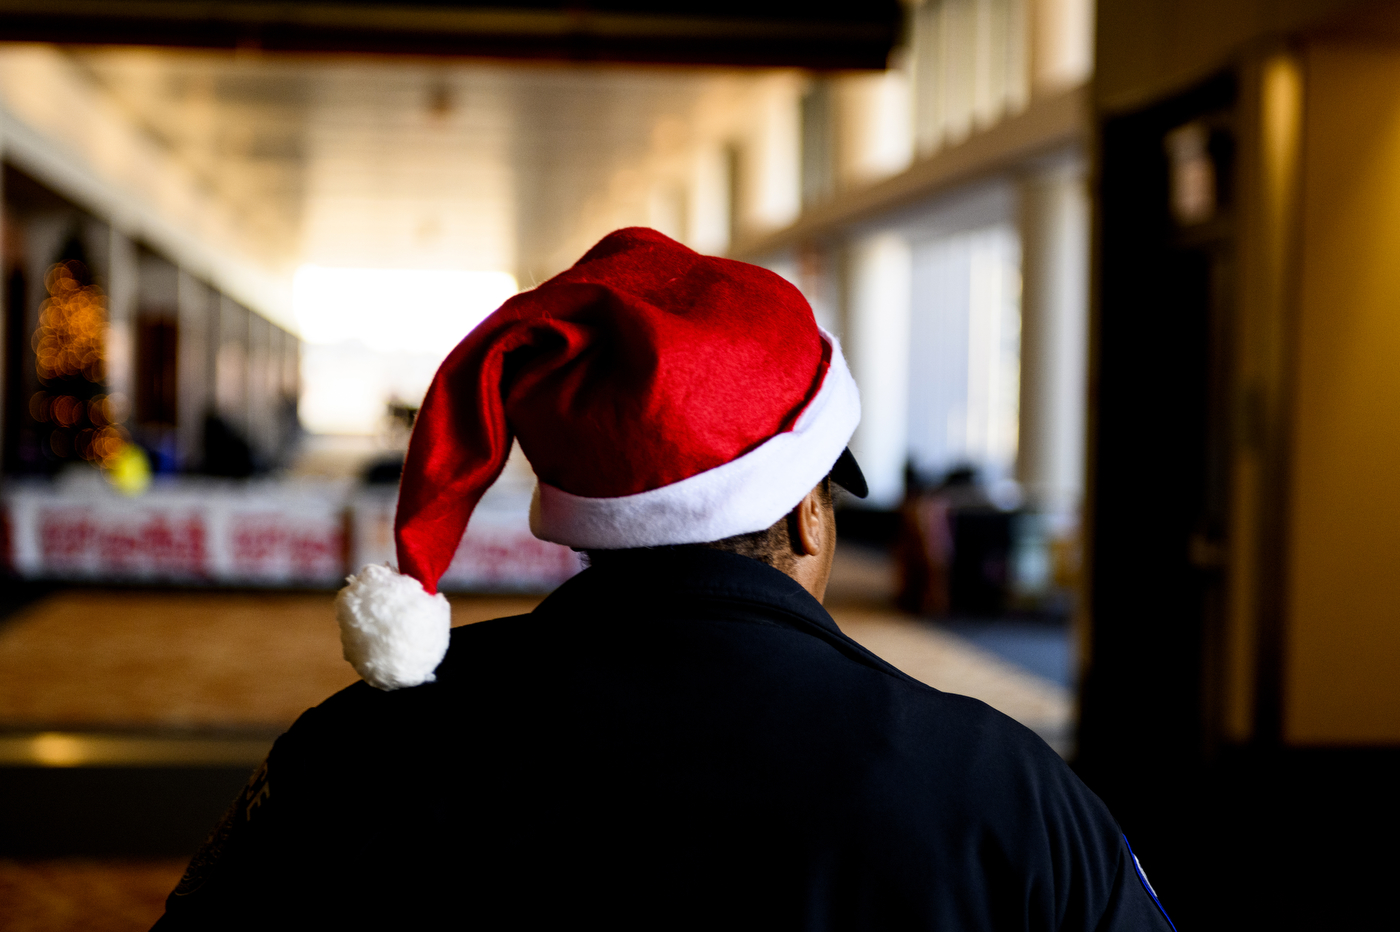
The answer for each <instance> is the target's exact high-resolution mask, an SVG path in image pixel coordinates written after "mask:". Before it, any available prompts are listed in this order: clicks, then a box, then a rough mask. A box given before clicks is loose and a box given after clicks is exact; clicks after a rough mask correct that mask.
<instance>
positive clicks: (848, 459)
mask: <svg viewBox="0 0 1400 932" xmlns="http://www.w3.org/2000/svg"><path fill="white" fill-rule="evenodd" d="M831 481H832V482H834V483H836V484H837V485H839V486H840V487H841V488H843V489H845V490H846V491H847V492H850V493H851V494H852V495H854V496H855V497H856V498H865V496H867V495H869V494H870V486H868V485H866V484H865V473H863V472H861V471H860V464H859V463H857V462H856V458H855V455H854V454H852V453H851V448H850V447H847V448H846V449H844V450H842V451H841V455H840V456H839V457H837V458H836V465H834V466H832V467H831Z"/></svg>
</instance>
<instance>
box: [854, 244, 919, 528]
mask: <svg viewBox="0 0 1400 932" xmlns="http://www.w3.org/2000/svg"><path fill="white" fill-rule="evenodd" d="M848 261H849V266H848V270H849V278H848V285H847V287H848V292H847V294H848V299H847V300H848V306H847V316H846V334H847V336H846V347H845V349H846V358H847V360H848V361H849V363H850V366H851V374H852V375H854V376H855V379H856V383H857V384H858V385H859V386H860V394H861V421H860V426H859V427H858V428H857V429H856V433H855V436H854V437H853V438H851V450H852V452H853V453H855V455H856V459H857V460H859V461H860V465H861V469H862V470H863V471H864V472H865V478H866V479H867V480H868V481H869V483H870V497H869V498H868V499H867V500H866V504H868V505H870V506H873V507H884V508H890V507H893V506H895V505H897V504H898V503H899V500H900V498H901V497H903V495H904V463H905V459H906V457H907V455H908V420H907V413H906V412H907V408H908V399H909V369H908V360H909V352H908V346H909V297H910V291H909V288H910V253H909V243H908V241H907V240H906V239H905V238H904V237H903V236H902V235H900V234H898V233H892V232H881V233H875V234H871V235H867V236H865V237H863V238H861V239H859V240H857V241H855V242H854V243H853V244H852V245H851V249H850V254H849V259H848Z"/></svg>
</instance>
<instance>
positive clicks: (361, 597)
mask: <svg viewBox="0 0 1400 932" xmlns="http://www.w3.org/2000/svg"><path fill="white" fill-rule="evenodd" d="M345 581H346V582H347V583H349V585H347V586H346V587H345V588H344V589H341V590H340V592H339V594H337V595H336V597H335V617H336V621H338V622H340V645H341V648H342V649H343V650H344V653H345V659H346V660H348V661H349V662H350V665H351V666H353V667H354V668H355V672H357V673H359V674H360V676H361V677H363V678H364V681H365V682H366V683H369V685H371V686H373V687H375V688H377V689H383V690H391V689H402V688H404V687H405V686H417V685H419V684H420V683H431V682H432V681H433V680H434V678H435V677H434V676H433V671H434V670H436V669H437V666H438V664H440V663H442V658H443V657H445V656H447V644H448V641H449V639H450V638H451V632H452V609H451V607H450V606H449V605H448V604H447V599H446V598H445V597H444V596H443V594H442V593H441V592H439V593H438V594H437V595H428V593H427V592H426V591H425V590H424V589H423V585H422V583H420V582H419V581H418V580H416V579H414V578H413V577H412V576H405V575H404V574H402V573H398V572H395V571H394V570H393V569H391V568H390V567H389V566H387V565H370V566H366V567H365V568H364V569H362V570H360V575H358V576H350V577H347V578H346V580H345Z"/></svg>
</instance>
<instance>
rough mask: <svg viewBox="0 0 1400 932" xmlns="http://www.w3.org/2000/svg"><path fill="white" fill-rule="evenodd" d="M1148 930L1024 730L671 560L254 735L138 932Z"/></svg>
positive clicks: (572, 595) (794, 611) (799, 593)
mask: <svg viewBox="0 0 1400 932" xmlns="http://www.w3.org/2000/svg"><path fill="white" fill-rule="evenodd" d="M585 922H586V923H588V924H589V925H600V926H602V927H604V928H608V929H622V928H625V929H634V928H645V929H678V928H696V929H702V928H703V929H709V930H716V929H732V928H752V929H773V930H777V929H804V930H825V929H832V930H837V929H941V930H981V929H1006V930H1010V929H1017V930H1022V929H1025V930H1030V929H1046V930H1050V929H1064V930H1090V929H1097V930H1128V929H1134V930H1163V932H1166V930H1170V928H1171V927H1170V924H1169V922H1168V920H1167V919H1166V917H1165V915H1164V914H1163V913H1162V912H1161V910H1160V908H1159V906H1158V905H1157V903H1156V901H1155V896H1154V895H1153V894H1152V893H1151V891H1150V888H1149V887H1148V886H1147V885H1146V883H1145V879H1144V878H1143V877H1142V876H1141V874H1140V871H1139V870H1138V869H1137V868H1136V866H1135V862H1134V859H1133V856H1132V853H1131V851H1130V850H1129V849H1128V847H1127V844H1126V842H1125V841H1124V839H1123V836H1122V834H1121V833H1120V832H1119V829H1118V826H1117V825H1116V824H1115V822H1114V820H1113V818H1112V816H1110V815H1109V813H1108V811H1107V810H1106V809H1105V808H1104V805H1103V804H1102V803H1101V802H1100V801H1099V800H1098V798H1097V797H1095V796H1094V794H1093V793H1091V792H1090V791H1089V790H1088V789H1087V788H1086V787H1085V786H1084V785H1083V784H1082V783H1081V782H1080V781H1079V779H1078V778H1077V777H1076V776H1075V775H1074V774H1073V773H1072V772H1071V771H1070V769H1069V768H1068V767H1067V766H1065V764H1064V762H1063V761H1061V760H1060V758H1059V757H1058V756H1056V755H1055V753H1054V752H1053V751H1051V750H1050V748H1049V747H1047V746H1046V745H1045V743H1044V742H1043V741H1041V740H1040V738H1038V737H1037V736H1036V735H1035V734H1033V733H1032V732H1030V731H1029V730H1027V729H1026V728H1024V727H1022V726H1021V725H1019V724H1017V723H1016V722H1014V721H1012V720H1011V719H1009V718H1007V717H1006V716H1004V715H1002V714H1001V713H999V712H997V711H995V710H993V709H991V708H990V707H988V706H987V705H985V704H983V703H981V702H978V701H977V700H975V699H969V698H966V697H963V696H955V695H950V694H947V693H942V692H939V691H937V690H935V689H931V688H929V687H928V686H925V685H923V684H921V683H919V682H917V681H915V680H913V679H911V678H910V677H908V676H906V675H905V674H903V673H901V672H899V671H898V670H896V669H894V668H893V667H891V666H890V665H889V664H888V663H885V662H884V661H882V660H880V659H879V658H877V657H875V656H874V655H872V654H871V653H870V652H869V651H867V650H865V649H864V648H862V647H861V646H860V645H858V644H856V643H855V642H854V641H852V640H851V639H850V638H848V637H846V636H845V635H843V634H842V633H841V632H840V630H839V629H838V628H837V626H836V624H835V623H834V622H833V621H832V619H831V616H830V615H828V614H827V613H826V611H825V610H824V609H823V608H822V607H821V605H820V604H818V603H817V601H816V600H815V599H813V598H812V597H811V596H810V595H809V594H808V593H807V592H806V591H805V590H804V589H802V588H801V587H800V586H799V585H798V584H797V583H796V582H794V581H793V580H792V579H790V578H789V577H787V576H785V575H784V574H782V573H780V572H778V571H777V570H774V569H772V568H770V567H767V566H765V565H763V564H761V563H758V562H756V561H754V560H750V559H748V558H746V557H740V556H735V555H733V554H727V553H721V552H716V551H708V550H701V549H696V548H684V549H675V550H658V551H655V552H648V553H641V554H635V555H634V554H627V555H624V556H621V557H619V558H618V559H616V560H615V561H609V562H608V563H607V564H605V565H601V566H596V567H593V568H590V569H588V570H585V571H584V572H583V573H581V574H580V575H578V576H577V577H575V578H574V579H572V580H570V581H569V582H567V583H565V584H564V585H563V586H562V587H560V588H559V589H558V590H557V591H556V592H555V593H554V594H553V595H551V596H550V597H549V598H548V599H546V600H545V601H544V603H543V604H541V605H540V607H539V608H538V609H537V610H536V611H535V612H533V613H532V614H530V615H524V616H520V617H516V618H503V619H500V620H497V621H488V622H483V623H481V624H475V625H470V626H467V627H462V628H457V629H456V630H454V631H453V632H452V647H451V650H450V651H449V652H448V655H447V658H446V659H445V660H444V661H443V663H442V665H441V667H440V668H439V669H438V671H437V680H436V682H433V683H430V684H425V685H423V686H419V687H416V688H413V689H404V690H399V691H396V692H380V691H378V690H375V689H373V688H371V687H369V686H367V685H365V684H364V683H359V684H356V685H354V686H351V687H350V688H348V689H346V690H344V691H342V692H340V693H338V694H337V695H335V696H333V697H331V698H330V699H329V700H327V701H326V702H324V703H322V704H321V705H320V706H318V707H316V708H314V709H311V710H310V711H308V712H306V713H305V714H304V715H303V716H302V717H301V718H300V719H298V721H297V722H296V724H295V725H293V726H292V728H291V730H290V731H288V732H287V733H286V734H285V735H283V736H282V737H281V738H280V739H279V740H278V741H277V743H276V745H275V746H274V747H273V749H272V752H271V754H270V756H269V757H268V759H267V762H266V764H265V765H264V766H263V768H261V769H260V770H259V771H258V773H257V774H255V776H254V779H253V781H252V782H251V783H250V784H249V786H248V788H247V789H246V790H245V791H244V793H243V795H242V796H241V797H240V798H239V799H238V800H237V801H236V802H235V804H234V807H233V809H232V810H231V811H230V813H229V815H228V816H227V817H226V818H225V820H224V821H223V823H221V825H220V826H219V828H218V829H217V830H216V832H215V834H214V836H213V837H212V838H211V839H210V842H209V843H208V844H207V845H206V847H205V849H204V850H203V851H201V853H200V854H199V855H198V856H196V858H195V861H194V862H193V863H192V864H191V867H190V871H189V873H188V874H187V875H186V877H185V879H184V880H183V881H182V882H181V884H180V886H179V888H177V889H176V891H175V892H174V893H173V894H172V895H171V897H170V899H169V901H168V904H167V912H166V915H165V917H164V918H163V919H162V920H161V922H160V923H159V924H158V925H157V929H160V930H174V929H201V930H205V929H222V928H240V929H245V928H268V927H273V928H277V927H293V926H295V927H298V928H376V929H416V928H429V927H432V928H439V927H451V928H518V929H570V928H575V927H577V926H579V925H581V924H583V923H585Z"/></svg>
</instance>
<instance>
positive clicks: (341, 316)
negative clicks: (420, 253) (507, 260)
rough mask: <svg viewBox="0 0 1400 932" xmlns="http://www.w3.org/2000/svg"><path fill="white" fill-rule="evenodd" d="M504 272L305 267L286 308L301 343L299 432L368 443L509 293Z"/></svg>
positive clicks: (511, 285) (414, 401)
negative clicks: (365, 437) (359, 437)
mask: <svg viewBox="0 0 1400 932" xmlns="http://www.w3.org/2000/svg"><path fill="white" fill-rule="evenodd" d="M515 292H516V285H515V278H514V277H513V276H511V275H509V274H507V273H505V272H453V271H414V270H409V269H332V268H324V267H321V266H314V265H308V266H303V267H302V268H301V269H300V270H299V271H298V272H297V274H296V279H295V280H294V283H293V292H292V301H293V308H294V310H295V312H296V317H297V323H298V325H299V327H300V328H301V333H302V338H303V339H304V340H305V341H306V343H307V345H306V346H305V347H303V350H302V394H301V402H300V406H299V410H300V414H301V421H302V424H303V425H304V426H305V427H306V428H307V429H308V430H311V431H313V432H315V433H333V434H375V433H379V432H381V431H382V430H383V428H384V423H385V419H386V416H387V410H388V406H389V405H390V404H391V403H394V402H398V403H401V404H407V405H409V406H412V407H416V406H417V405H418V402H419V401H420V400H421V399H422V397H423V393H424V392H425V391H426V390H427V388H428V383H429V381H431V380H432V377H433V373H434V372H436V371H437V367H438V365H440V364H441V362H442V360H443V359H445V358H446V357H447V354H448V353H449V352H451V351H452V348H453V347H454V346H456V345H457V344H458V343H459V342H461V340H462V338H463V337H464V336H466V335H467V333H468V332H470V331H471V329H472V328H473V327H475V326H476V325H477V324H479V323H481V321H482V320H484V319H485V318H486V316H487V315H488V314H490V313H491V312H492V311H494V310H495V309H496V308H497V307H499V306H500V305H501V304H502V302H504V301H505V300H506V299H507V298H509V297H510V296H511V295H513V294H515Z"/></svg>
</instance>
